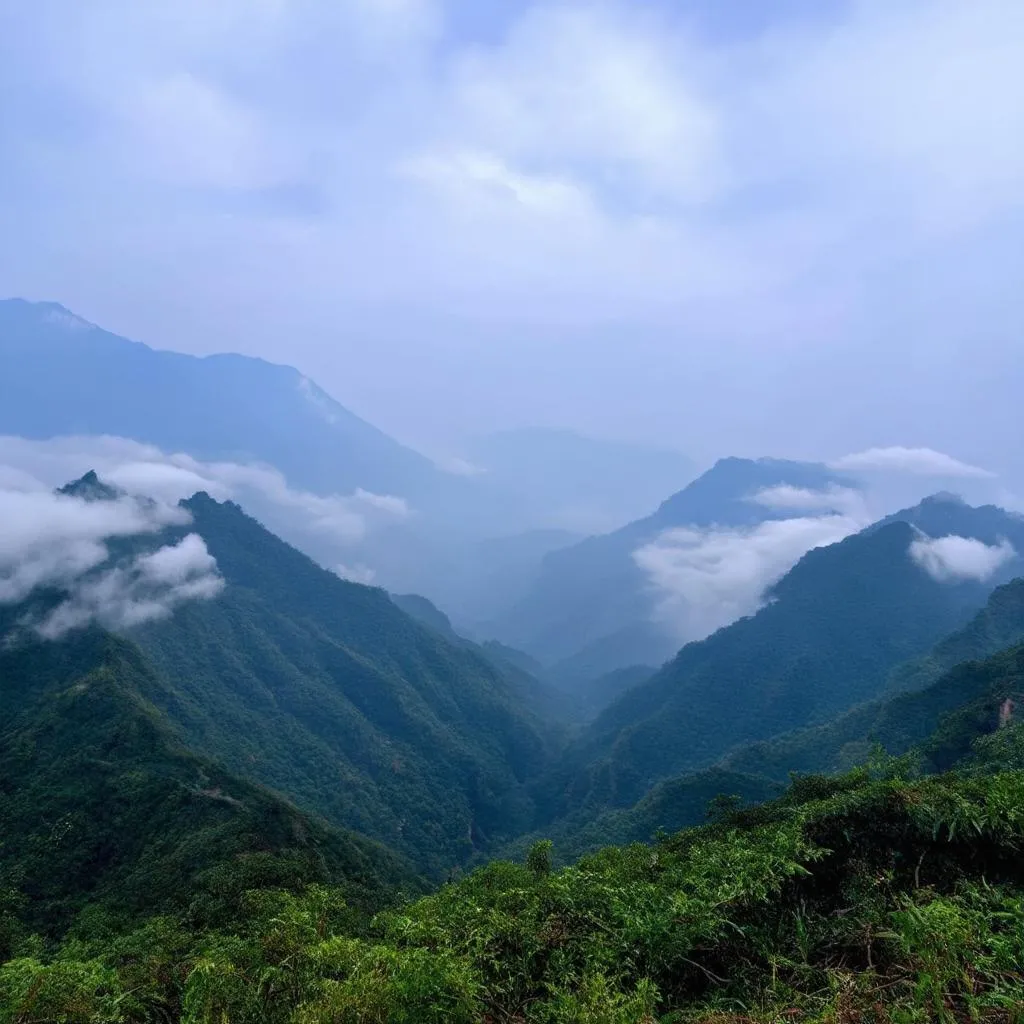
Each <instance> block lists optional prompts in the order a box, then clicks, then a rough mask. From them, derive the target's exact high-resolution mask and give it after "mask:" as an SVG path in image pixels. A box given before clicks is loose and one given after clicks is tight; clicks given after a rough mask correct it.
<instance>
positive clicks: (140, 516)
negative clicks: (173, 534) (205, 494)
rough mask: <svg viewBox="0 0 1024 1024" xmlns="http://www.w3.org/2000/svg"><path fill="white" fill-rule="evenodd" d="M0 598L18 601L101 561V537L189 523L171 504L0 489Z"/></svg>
mask: <svg viewBox="0 0 1024 1024" xmlns="http://www.w3.org/2000/svg"><path fill="white" fill-rule="evenodd" d="M0 521H2V522H3V524H4V526H3V530H2V531H0V602H2V603H5V604H11V603H15V602H17V601H21V600H23V599H24V598H25V597H26V596H27V595H28V594H29V593H31V592H32V591H33V590H35V589H36V588H37V587H41V586H51V585H57V584H60V583H62V582H64V581H66V580H68V579H72V578H76V577H78V576H80V575H82V574H83V573H85V572H87V571H89V570H90V569H92V568H95V567H96V566H98V565H100V564H101V563H102V562H103V561H104V560H105V559H106V557H107V549H106V546H105V544H104V541H106V540H109V539H111V538H115V537H134V536H139V535H141V534H153V533H157V532H158V531H160V530H162V529H163V528H164V527H166V526H169V525H181V524H183V523H186V522H188V514H187V513H185V512H184V511H183V510H181V509H178V508H176V507H172V506H167V505H164V504H159V503H156V504H152V503H145V502H141V501H138V500H135V499H131V498H121V499H118V500H117V501H94V502H87V501H83V500H81V499H78V498H72V497H68V496H64V495H59V494H53V493H51V492H49V491H45V490H32V491H26V490H6V489H5V490H0Z"/></svg>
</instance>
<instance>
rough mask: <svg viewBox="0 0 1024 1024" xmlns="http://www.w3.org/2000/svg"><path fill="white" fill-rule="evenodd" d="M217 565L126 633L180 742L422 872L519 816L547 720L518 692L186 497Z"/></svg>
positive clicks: (253, 525)
mask: <svg viewBox="0 0 1024 1024" xmlns="http://www.w3.org/2000/svg"><path fill="white" fill-rule="evenodd" d="M186 506H187V507H188V509H189V510H190V511H191V513H192V517H193V523H192V526H191V527H190V529H192V530H194V531H195V532H197V533H199V534H200V536H201V537H202V538H203V540H204V541H205V542H206V545H207V547H208V549H209V551H210V553H211V554H212V555H213V556H214V558H215V559H216V561H217V565H218V568H219V570H220V572H221V573H222V574H223V576H224V579H225V581H226V587H225V589H224V591H223V593H222V594H221V595H220V596H219V597H218V598H217V599H216V600H215V601H212V602H206V603H203V604H202V605H191V606H185V607H182V608H180V609H179V610H178V612H177V613H176V614H175V615H174V617H173V618H171V619H170V620H168V621H164V622H157V623H153V624H151V625H148V626H146V627H144V628H141V629H139V630H137V631H136V632H135V633H134V637H135V639H136V640H137V641H138V642H139V643H140V645H141V646H142V647H143V648H144V650H145V651H146V652H147V654H148V655H149V656H150V657H151V658H152V660H153V662H154V663H155V664H156V665H157V667H158V668H159V669H160V670H161V671H162V672H164V673H165V674H166V675H167V677H168V678H169V679H170V680H172V681H173V683H174V685H175V687H176V689H177V692H179V693H180V694H181V695H182V701H181V702H180V703H179V704H177V705H175V706H168V707H167V708H166V709H165V710H166V711H167V712H168V714H169V715H171V716H172V717H173V718H174V720H175V721H176V722H177V723H178V724H179V726H180V727H181V729H182V730H183V734H184V735H185V737H186V738H187V740H188V742H189V743H190V744H191V745H193V746H194V747H195V748H196V749H197V750H199V751H203V752H206V753H208V754H211V755H215V756H216V757H218V758H219V759H222V760H223V761H224V763H225V764H226V765H227V766H228V767H229V768H230V769H231V770H232V771H235V772H238V773H240V774H242V775H244V776H246V777H249V778H252V779H255V780H257V781H259V782H261V783H264V784H266V785H270V786H272V787H274V788H275V789H278V790H280V791H281V792H283V793H286V794H287V795H288V796H289V797H291V798H292V799H294V800H296V801H297V802H298V803H299V804H300V805H301V806H303V807H307V808H309V809H312V810H315V811H317V812H319V813H321V814H323V815H324V816H325V817H327V818H328V819H329V820H331V821H333V822H335V823H336V824H339V825H342V826H344V827H348V828H353V829H355V830H356V831H359V832H363V833H365V834H367V835H371V836H374V837H376V838H378V839H380V840H382V841H383V842H385V843H386V844H387V845H389V846H391V847H393V848H394V849H396V850H400V851H402V852H405V853H407V854H408V855H409V856H411V857H413V858H414V859H415V860H416V862H417V863H418V864H419V865H421V866H422V867H424V868H425V869H427V870H431V871H433V872H440V873H443V872H446V871H448V870H450V869H451V868H452V867H454V866H456V865H458V864H459V863H461V862H463V861H464V860H465V859H466V857H468V856H469V855H470V854H471V853H472V852H474V851H477V850H481V849H486V848H487V847H488V846H489V845H490V844H491V843H492V842H494V841H495V840H497V839H500V838H505V837H510V836H512V835H515V834H516V833H518V832H521V831H523V830H524V829H525V828H526V827H528V826H529V824H530V822H531V821H532V819H533V813H534V811H533V805H532V802H531V799H530V797H529V795H528V792H527V785H526V784H527V782H528V781H529V780H530V779H532V778H533V777H534V776H535V775H536V774H537V773H538V772H540V771H541V770H543V768H544V767H545V765H546V764H547V762H548V759H549V755H550V753H551V751H550V749H549V743H550V734H549V731H548V729H547V727H546V726H544V725H543V724H542V723H541V721H540V719H539V718H538V717H537V716H536V715H535V713H534V712H533V711H532V710H531V708H530V702H531V699H533V698H534V697H535V694H531V692H530V691H529V690H528V688H526V686H525V681H524V680H523V679H521V678H520V677H517V676H513V675H511V674H510V675H506V674H504V673H502V672H501V671H499V670H498V669H497V668H496V667H495V666H494V665H493V664H492V662H490V661H489V660H488V659H487V658H485V657H483V656H482V655H481V654H480V653H479V652H478V651H477V650H475V649H473V648H472V647H470V646H465V645H460V644H457V643H452V642H449V641H448V640H445V639H444V638H443V637H442V636H441V635H440V634H438V633H436V632H434V631H432V630H430V629H428V628H426V627H425V626H423V625H421V624H420V623H418V622H416V621H414V620H413V619H412V618H410V617H409V616H408V615H406V614H405V613H404V612H402V611H401V610H400V609H399V608H398V607H397V606H396V605H395V604H394V603H393V602H392V601H391V599H390V598H389V597H388V595H387V594H386V593H385V592H384V591H382V590H378V589H375V588H371V587H365V586H361V585H359V584H355V583H349V582H347V581H344V580H341V579H339V578H338V577H337V576H336V575H334V574H333V573H330V572H328V571H326V570H324V569H321V568H320V567H319V566H317V565H316V564H315V563H313V562H312V561H311V560H309V559H308V558H306V557H305V556H304V555H302V554H301V553H299V552H298V551H296V550H295V549H294V548H291V547H290V546H289V545H287V544H285V543H284V542H283V541H281V540H280V539H278V538H277V537H275V536H274V535H273V534H271V533H269V532H268V531H267V530H265V529H264V528H263V527H262V526H260V524H259V523H257V522H256V521H255V520H253V519H250V518H249V517H248V516H246V515H245V514H244V513H243V512H242V510H241V509H240V508H238V507H237V506H236V505H233V504H231V503H224V504H220V503H218V502H216V501H214V500H212V499H211V498H209V497H208V496H206V495H202V494H201V495H197V496H196V497H195V498H193V499H192V500H190V501H189V502H187V503H186Z"/></svg>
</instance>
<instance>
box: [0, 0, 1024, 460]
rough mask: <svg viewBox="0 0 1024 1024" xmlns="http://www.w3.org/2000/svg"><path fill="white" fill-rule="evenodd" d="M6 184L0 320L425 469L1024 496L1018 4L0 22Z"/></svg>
mask: <svg viewBox="0 0 1024 1024" xmlns="http://www.w3.org/2000/svg"><path fill="white" fill-rule="evenodd" d="M0 166H2V168H3V170H2V175H3V185H4V187H3V189H2V190H0V294H4V295H24V296H26V297H29V298H41V299H43V298H45V299H54V300H57V301H60V302H63V303H64V304H65V305H67V306H69V307H70V308H72V309H74V310H75V311H76V312H78V313H80V314H81V315H83V316H85V317H87V318H89V319H91V320H94V321H96V322H98V323H100V324H102V325H103V326H106V327H108V328H110V329H112V330H116V331H119V332H120V333H124V334H127V335H129V336H131V337H135V338H138V339H139V340H144V341H147V342H149V343H151V344H155V345H158V346H161V347H169V348H176V349H181V350H185V351H192V352H198V353H203V352H210V351H219V350H225V349H228V350H235V351H241V352H247V353H251V354H254V355H261V356H264V357H266V358H270V359H274V360H277V361H282V362H289V363H293V364H296V365H298V366H300V368H301V369H303V370H304V371H305V372H306V373H308V374H310V375H311V376H313V377H315V378H316V379H317V380H318V381H320V382H321V383H322V384H323V386H325V387H326V388H327V389H328V390H329V391H331V392H332V393H333V394H334V395H335V396H336V397H337V398H338V399H339V400H340V401H342V402H343V403H345V404H346V405H349V406H350V407H351V408H353V409H354V410H356V411H357V412H359V413H361V414H363V415H365V416H367V417H368V418H370V419H372V420H374V421H375V422H377V423H379V424H380V425H381V426H383V427H384V428H385V429H389V430H391V431H393V432H394V433H396V434H397V435H398V436H400V437H402V438H403V439H405V440H408V441H411V442H414V443H419V444H421V445H422V446H424V447H427V448H429V449H432V450H435V451H439V450H443V449H449V450H451V449H453V448H457V443H458V438H459V436H460V435H462V434H465V433H467V432H470V431H476V430H484V429H489V428H491V427H507V426H515V425H523V424H528V423H546V424H552V425H562V426H570V427H575V428H578V429H581V430H584V431H588V432H592V433H597V434H607V435H612V436H621V437H634V438H652V439H653V438H657V439H658V440H660V441H663V442H668V443H671V444H673V445H675V446H677V447H679V448H681V449H683V450H685V451H687V452H690V453H692V454H693V455H695V456H696V457H697V458H707V457H710V456H713V455H717V454H724V453H727V452H737V453H741V454H761V453H772V454H791V455H795V456H813V457H830V456H838V455H841V454H842V453H843V452H847V451H853V450H858V449H862V448H866V447H871V446H874V445H893V444H903V445H911V446H916V445H930V446H932V447H935V448H941V449H944V450H948V451H951V452H952V453H954V454H955V455H957V456H959V457H961V458H964V459H967V460H968V461H971V462H977V463H981V464H986V465H987V464H992V465H994V466H996V467H997V468H999V469H1003V470H1017V471H1018V472H1020V474H1021V475H1024V456H1022V455H1021V454H1020V452H1019V451H1018V449H1019V444H1018V438H1019V433H1020V429H1019V428H1020V414H1019V395H1020V394H1021V393H1024V356H1022V351H1024V334H1022V329H1024V299H1022V297H1021V293H1022V289H1021V288H1020V285H1019V277H1020V266H1021V258H1022V256H1024V216H1022V215H1024V4H1021V3H1020V2H1019V0H825V2H811V0H779V2H773V3H768V2H763V3H762V2H754V0H733V2H731V3H729V2H722V0H699V2H691V3H637V2H630V3H627V2H625V0H608V2H604V3H590V2H565V3H563V2H559V0H548V2H545V3H535V4H529V3H522V2H512V0H498V2H494V3H486V4H485V3H482V2H476V3H468V2H461V3H457V2H449V3H445V2H444V0H219V2H218V3H210V2H208V0H147V2H145V3H138V2H135V0H94V2H90V3H79V2H77V0H37V2H35V3H32V4H28V3H25V4H15V3H11V4H6V5H3V9H2V11H0Z"/></svg>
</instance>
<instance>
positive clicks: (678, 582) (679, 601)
mask: <svg viewBox="0 0 1024 1024" xmlns="http://www.w3.org/2000/svg"><path fill="white" fill-rule="evenodd" d="M776 490H781V489H776ZM792 490H795V489H792ZM806 493H807V495H811V494H813V493H815V492H806ZM790 497H792V496H790ZM863 525H864V523H863V521H862V520H861V519H859V518H857V517H855V516H851V515H823V516H799V517H796V518H792V519H782V520H773V521H770V522H765V523H761V524H760V525H758V526H756V527H753V528H750V529H717V528H712V529H708V530H698V529H690V528H683V529H673V530H667V531H665V532H664V533H662V534H661V535H660V536H659V537H658V538H657V539H656V540H654V541H653V542H651V543H650V544H646V545H644V546H643V547H641V548H639V549H638V550H637V551H635V552H634V554H633V558H634V561H635V562H636V564H637V565H638V566H639V567H640V568H641V569H642V570H644V572H646V573H647V575H648V577H649V580H650V582H651V584H652V586H653V587H654V588H655V591H656V594H657V606H656V613H655V614H656V617H657V619H658V621H660V622H661V623H662V624H663V625H664V626H665V628H666V629H668V630H669V631H670V632H671V633H672V635H673V638H674V639H675V640H677V641H678V642H680V643H690V642H692V641H694V640H701V639H703V638H704V637H706V636H708V635H710V634H711V633H713V632H714V631H715V630H717V629H720V628H721V627H723V626H727V625H729V623H731V622H734V621H735V620H736V619H739V618H741V617H743V616H746V615H753V614H754V613H755V612H756V611H757V610H758V609H759V608H761V607H762V605H763V604H764V601H765V594H766V592H767V591H768V590H769V589H770V588H771V587H772V586H773V585H774V584H775V583H777V582H778V581H779V580H780V579H782V577H783V576H784V575H785V574H786V573H787V572H788V571H789V570H790V569H791V568H792V567H793V566H794V565H795V564H796V563H797V562H798V561H799V560H800V559H801V558H802V557H803V556H804V555H805V554H806V553H807V552H808V551H810V550H811V549H812V548H818V547H825V546H826V545H829V544H834V543H836V542H837V541H840V540H842V539H843V538H844V537H847V536H849V535H850V534H851V533H855V532H857V531H858V530H859V529H861V528H862V527H863Z"/></svg>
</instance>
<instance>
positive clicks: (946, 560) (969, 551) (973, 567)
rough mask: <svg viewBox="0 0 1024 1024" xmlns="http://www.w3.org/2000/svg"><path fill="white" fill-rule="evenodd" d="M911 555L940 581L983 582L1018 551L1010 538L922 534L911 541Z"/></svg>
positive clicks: (1010, 560) (933, 577) (1011, 559)
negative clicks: (986, 540)
mask: <svg viewBox="0 0 1024 1024" xmlns="http://www.w3.org/2000/svg"><path fill="white" fill-rule="evenodd" d="M910 557H911V558H912V559H913V560H914V561H915V562H916V563H917V564H918V565H919V566H921V568H922V569H924V571H925V572H927V573H928V575H929V576H931V577H932V579H934V580H936V581H938V582H939V583H960V582H964V581H967V580H973V581H975V582H977V583H984V582H985V581H986V580H989V579H991V578H992V577H993V576H994V575H995V574H996V573H997V572H998V571H999V570H1000V569H1001V568H1002V567H1003V566H1004V565H1006V564H1008V563H1009V562H1012V561H1013V559H1014V558H1016V557H1017V551H1016V549H1015V548H1014V547H1013V545H1012V544H1011V543H1010V542H1009V541H1007V540H1002V541H1000V542H999V543H998V544H985V543H984V542H982V541H980V540H975V539H974V538H973V537H958V536H955V535H951V536H948V537H924V536H922V537H919V538H917V539H916V540H914V541H912V542H911V545H910Z"/></svg>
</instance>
